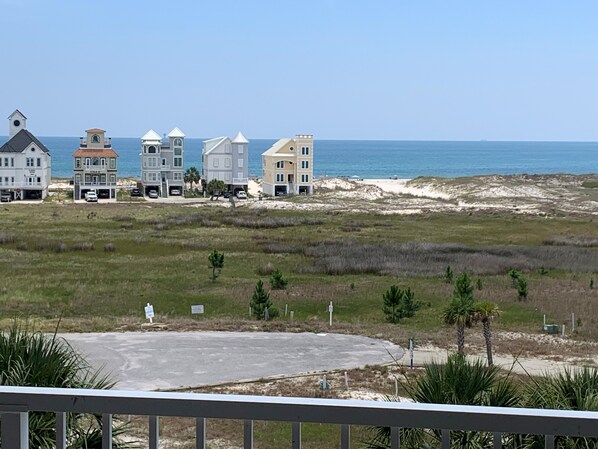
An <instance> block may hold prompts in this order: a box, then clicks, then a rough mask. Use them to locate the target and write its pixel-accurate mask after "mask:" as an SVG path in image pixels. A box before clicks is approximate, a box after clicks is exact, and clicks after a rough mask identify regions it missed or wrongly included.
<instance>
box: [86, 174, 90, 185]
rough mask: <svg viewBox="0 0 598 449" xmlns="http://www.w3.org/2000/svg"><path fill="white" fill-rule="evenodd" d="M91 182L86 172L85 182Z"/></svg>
mask: <svg viewBox="0 0 598 449" xmlns="http://www.w3.org/2000/svg"><path fill="white" fill-rule="evenodd" d="M89 183H91V175H88V174H86V175H85V184H89Z"/></svg>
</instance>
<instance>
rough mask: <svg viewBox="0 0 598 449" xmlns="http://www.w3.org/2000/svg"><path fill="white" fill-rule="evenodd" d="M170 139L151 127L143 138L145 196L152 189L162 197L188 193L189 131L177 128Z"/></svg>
mask: <svg viewBox="0 0 598 449" xmlns="http://www.w3.org/2000/svg"><path fill="white" fill-rule="evenodd" d="M167 137H168V142H163V141H162V138H161V137H160V135H159V134H158V133H157V132H156V131H154V130H153V129H150V130H149V131H148V132H147V133H145V135H144V136H143V137H142V138H141V185H142V188H143V193H144V195H149V192H151V191H152V190H154V191H156V192H157V193H158V195H159V196H161V197H169V196H171V195H176V196H180V195H184V193H185V179H184V170H183V159H184V154H185V134H184V133H183V132H182V131H181V130H180V129H178V128H174V129H173V130H172V131H170V133H169V134H168V136H167Z"/></svg>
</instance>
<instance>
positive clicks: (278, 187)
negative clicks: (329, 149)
mask: <svg viewBox="0 0 598 449" xmlns="http://www.w3.org/2000/svg"><path fill="white" fill-rule="evenodd" d="M313 160H314V139H313V136H312V135H305V134H300V135H297V136H295V138H293V139H289V138H285V139H280V140H279V141H277V142H276V143H275V144H274V145H272V146H271V147H270V148H268V149H267V150H266V151H265V152H264V153H262V168H263V179H262V192H263V193H264V194H265V195H272V196H280V195H298V194H304V195H311V194H312V193H313V189H314V188H313V177H314V176H313V173H314V167H313Z"/></svg>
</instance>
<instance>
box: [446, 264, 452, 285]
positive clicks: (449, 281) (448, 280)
mask: <svg viewBox="0 0 598 449" xmlns="http://www.w3.org/2000/svg"><path fill="white" fill-rule="evenodd" d="M444 282H446V283H447V284H452V283H453V270H452V269H451V266H450V265H447V266H446V270H444Z"/></svg>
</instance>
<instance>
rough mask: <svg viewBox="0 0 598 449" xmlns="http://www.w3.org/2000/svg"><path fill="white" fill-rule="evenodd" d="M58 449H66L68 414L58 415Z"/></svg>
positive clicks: (59, 413) (61, 413)
mask: <svg viewBox="0 0 598 449" xmlns="http://www.w3.org/2000/svg"><path fill="white" fill-rule="evenodd" d="M56 449H66V413H65V412H57V413H56Z"/></svg>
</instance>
